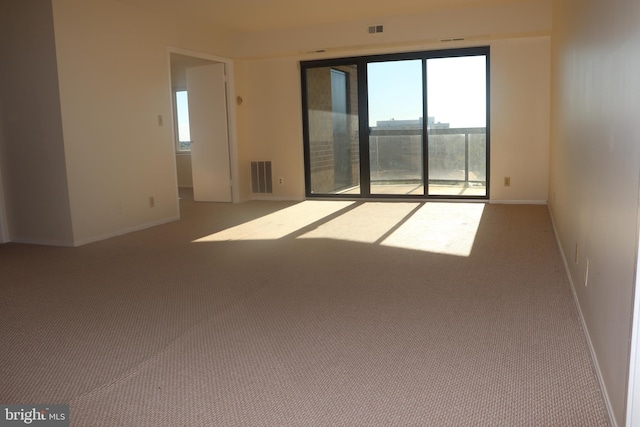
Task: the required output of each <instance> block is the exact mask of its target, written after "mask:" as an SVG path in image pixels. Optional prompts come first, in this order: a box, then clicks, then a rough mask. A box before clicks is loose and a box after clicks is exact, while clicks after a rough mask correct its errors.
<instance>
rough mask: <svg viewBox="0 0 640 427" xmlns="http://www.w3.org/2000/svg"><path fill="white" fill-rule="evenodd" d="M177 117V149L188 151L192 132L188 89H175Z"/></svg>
mask: <svg viewBox="0 0 640 427" xmlns="http://www.w3.org/2000/svg"><path fill="white" fill-rule="evenodd" d="M174 102H175V117H176V132H177V134H178V135H177V138H176V151H178V152H179V153H181V152H182V153H184V152H186V153H188V152H190V151H191V132H190V129H189V97H188V95H187V91H186V90H176V91H175V100H174Z"/></svg>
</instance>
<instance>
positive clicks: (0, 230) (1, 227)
mask: <svg viewBox="0 0 640 427" xmlns="http://www.w3.org/2000/svg"><path fill="white" fill-rule="evenodd" d="M6 208H7V207H6V205H5V202H4V184H3V183H2V169H1V168H0V243H7V242H9V241H10V240H11V239H10V237H9V224H8V223H7V209H6Z"/></svg>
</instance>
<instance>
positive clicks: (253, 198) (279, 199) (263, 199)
mask: <svg viewBox="0 0 640 427" xmlns="http://www.w3.org/2000/svg"><path fill="white" fill-rule="evenodd" d="M249 200H250V201H261V202H303V201H305V199H304V198H299V197H282V196H279V197H272V196H260V195H255V194H252V195H251V197H250V198H249ZM306 200H316V199H315V198H314V199H306ZM332 200H337V199H332ZM340 200H345V199H340Z"/></svg>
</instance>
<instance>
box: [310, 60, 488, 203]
mask: <svg viewBox="0 0 640 427" xmlns="http://www.w3.org/2000/svg"><path fill="white" fill-rule="evenodd" d="M301 70H302V85H303V87H302V93H303V100H302V101H303V110H304V111H303V125H304V148H305V178H306V191H307V196H308V197H313V196H331V197H363V198H369V197H370V198H398V197H402V198H488V197H489V192H488V189H489V185H488V176H489V173H488V168H489V161H488V160H489V157H488V153H489V132H488V129H489V127H488V122H489V114H488V105H489V102H488V92H489V87H488V76H489V73H488V70H489V48H488V47H483V48H467V49H457V50H448V51H429V52H415V53H406V54H394V55H378V56H371V57H358V58H345V59H333V60H321V61H309V62H302V63H301Z"/></svg>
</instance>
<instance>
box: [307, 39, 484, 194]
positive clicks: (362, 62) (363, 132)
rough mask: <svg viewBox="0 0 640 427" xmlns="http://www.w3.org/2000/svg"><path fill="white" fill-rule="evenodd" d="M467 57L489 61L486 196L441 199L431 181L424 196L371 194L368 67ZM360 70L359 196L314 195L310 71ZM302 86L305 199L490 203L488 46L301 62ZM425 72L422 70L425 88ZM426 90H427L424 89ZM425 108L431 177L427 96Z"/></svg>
mask: <svg viewBox="0 0 640 427" xmlns="http://www.w3.org/2000/svg"><path fill="white" fill-rule="evenodd" d="M464 56H484V57H485V58H486V65H485V67H486V76H485V90H486V105H485V112H486V149H485V150H486V152H485V159H486V166H485V167H486V178H485V180H486V192H485V195H479V196H474V195H438V194H429V192H428V180H425V183H424V186H425V191H424V194H418V195H409V194H398V195H395V194H371V180H370V159H369V132H370V129H369V124H368V118H369V117H368V93H367V92H368V81H367V80H368V79H367V76H368V73H367V64H369V63H374V62H387V61H401V60H416V59H419V60H422V61H423V67H425V65H424V64H425V63H426V61H427V60H429V59H437V58H454V57H464ZM353 65H355V66H356V67H357V76H358V79H357V80H358V88H357V93H358V123H359V125H358V134H359V139H360V143H359V165H360V177H359V178H360V179H359V181H360V193H358V194H336V193H331V192H329V193H314V192H313V191H312V182H311V181H312V176H311V150H310V131H309V125H310V124H309V117H308V106H309V97H308V93H307V71H308V70H309V69H314V68H333V67H337V66H353ZM299 68H300V82H301V92H302V127H303V147H304V171H305V195H306V197H307V198H330V199H365V200H392V199H396V200H403V199H407V200H453V199H455V200H490V198H491V181H490V180H491V173H490V171H491V72H490V69H491V47H490V46H489V45H482V46H473V47H462V48H454V49H436V50H423V51H415V52H400V53H385V54H377V55H365V56H351V57H344V58H327V59H316V60H308V61H300V63H299ZM424 76H425V69H423V84H426V81H424V78H425V77H424ZM423 89H425V90H426V88H423ZM424 98H425V99H423V103H424V104H425V105H424V106H423V110H424V115H425V118H424V119H423V130H422V133H423V159H422V160H423V161H424V169H423V172H424V174H425V177H428V163H427V162H428V155H429V154H428V153H429V150H428V145H427V144H428V135H427V117H428V115H427V105H426V102H427V101H426V94H425V95H424Z"/></svg>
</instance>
